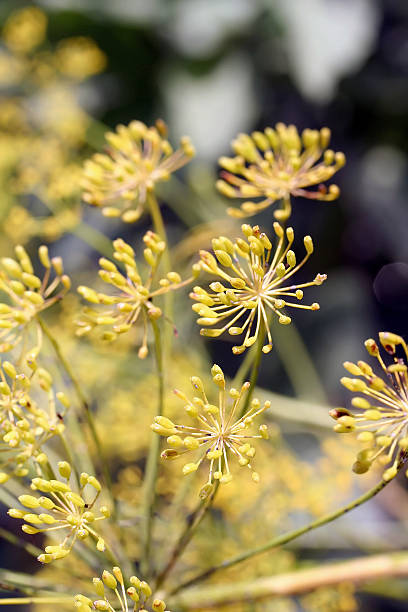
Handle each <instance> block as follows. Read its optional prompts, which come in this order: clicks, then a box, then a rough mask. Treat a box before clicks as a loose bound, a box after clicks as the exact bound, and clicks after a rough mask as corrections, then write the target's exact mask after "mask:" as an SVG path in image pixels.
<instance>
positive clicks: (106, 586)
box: [74, 567, 170, 612]
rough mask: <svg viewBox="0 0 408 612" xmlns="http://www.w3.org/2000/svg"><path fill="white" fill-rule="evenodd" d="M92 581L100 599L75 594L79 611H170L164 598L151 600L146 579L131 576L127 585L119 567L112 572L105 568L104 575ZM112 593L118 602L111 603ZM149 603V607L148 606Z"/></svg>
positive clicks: (75, 602)
mask: <svg viewBox="0 0 408 612" xmlns="http://www.w3.org/2000/svg"><path fill="white" fill-rule="evenodd" d="M92 582H93V588H94V591H95V593H96V595H97V597H98V599H97V600H92V599H90V598H89V597H86V596H85V595H75V598H74V605H75V608H76V609H77V610H78V611H79V612H90V611H91V610H110V612H115V610H120V611H121V612H128V610H133V612H138V611H139V610H141V611H142V612H147V611H148V610H151V612H165V611H166V612H170V611H169V610H166V604H165V603H164V601H163V600H162V599H153V601H152V600H151V597H152V589H151V587H150V585H149V584H148V583H147V582H145V581H144V580H139V578H137V576H131V577H130V578H129V586H128V587H126V584H125V581H124V579H123V574H122V571H121V569H120V568H119V567H113V568H112V572H108V571H107V570H104V572H103V573H102V576H101V577H100V578H97V577H95V578H93V581H92ZM113 594H114V595H113ZM110 595H112V597H114V598H115V602H117V603H113V604H112V603H111V601H112V600H111V597H110ZM129 600H130V601H129ZM148 604H149V608H147V605H148ZM118 605H119V607H118Z"/></svg>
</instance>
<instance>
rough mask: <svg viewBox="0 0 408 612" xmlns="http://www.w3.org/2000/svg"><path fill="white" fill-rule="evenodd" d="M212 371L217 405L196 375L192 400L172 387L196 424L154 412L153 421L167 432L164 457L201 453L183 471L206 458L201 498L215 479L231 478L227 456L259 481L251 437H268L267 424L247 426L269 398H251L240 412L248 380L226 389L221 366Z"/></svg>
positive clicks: (161, 431)
mask: <svg viewBox="0 0 408 612" xmlns="http://www.w3.org/2000/svg"><path fill="white" fill-rule="evenodd" d="M211 374H212V378H213V382H214V383H215V385H216V386H217V387H218V389H219V397H218V403H217V405H214V404H210V403H209V401H208V399H207V395H206V393H205V390H204V386H203V383H202V381H201V379H200V378H198V377H197V376H193V377H192V378H191V384H192V386H193V389H194V391H197V392H198V395H197V396H196V397H193V399H192V400H189V399H188V397H187V396H186V395H185V394H184V393H182V392H181V391H179V390H177V389H176V390H175V391H174V392H175V394H176V395H177V396H178V397H179V398H180V399H181V400H182V401H183V402H185V403H186V408H185V409H186V412H187V414H188V415H189V416H190V417H191V418H192V419H193V420H194V421H196V422H197V425H194V426H188V425H176V424H174V423H173V422H172V421H170V419H168V418H167V417H164V416H157V417H156V418H155V419H154V423H153V425H152V429H153V431H154V432H155V433H157V434H159V435H160V436H166V437H167V443H168V444H170V446H171V447H172V448H168V449H166V450H165V451H163V453H162V455H161V456H162V457H163V459H177V458H178V457H181V456H182V455H184V454H185V453H189V452H191V451H193V452H194V451H198V452H199V453H200V456H199V458H198V460H197V461H195V462H190V463H186V464H185V465H184V467H183V474H184V475H186V474H191V473H192V472H195V471H196V470H197V469H198V468H199V466H200V464H201V463H202V462H203V461H204V459H206V460H207V461H208V462H209V473H208V480H207V483H206V484H205V485H204V486H203V487H202V488H201V490H200V496H201V497H202V498H205V497H207V496H208V495H209V494H210V493H211V491H212V490H213V486H214V481H215V480H218V481H219V482H220V483H228V482H230V481H231V479H232V474H231V471H230V466H229V460H231V459H233V458H235V459H236V460H237V461H238V463H239V465H240V466H241V467H244V466H246V467H248V468H249V469H250V470H251V471H252V479H253V480H254V481H255V482H258V481H259V474H258V473H257V472H255V471H253V467H252V463H251V461H252V459H253V458H254V456H255V448H254V447H253V446H252V445H251V443H250V440H253V439H257V438H263V439H268V430H267V427H266V425H260V427H259V430H258V431H259V433H258V434H254V433H251V432H250V431H249V430H250V429H251V426H252V425H253V421H254V419H255V417H257V416H258V415H260V414H262V412H264V411H265V410H266V409H267V408H269V407H270V402H265V403H264V405H263V406H261V404H260V402H259V400H257V399H253V400H252V401H251V404H250V406H249V408H248V410H247V411H246V412H245V414H243V415H241V414H240V412H241V411H242V406H241V402H242V400H243V399H244V397H245V393H246V392H247V391H248V389H249V388H250V383H249V382H246V383H244V384H243V385H242V387H241V389H240V390H238V389H234V388H231V389H229V391H228V393H227V392H226V388H225V377H224V373H223V371H222V369H221V368H220V367H219V366H218V365H213V367H212V368H211Z"/></svg>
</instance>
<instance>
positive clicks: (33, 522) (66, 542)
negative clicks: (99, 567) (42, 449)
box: [8, 461, 110, 563]
mask: <svg viewBox="0 0 408 612" xmlns="http://www.w3.org/2000/svg"><path fill="white" fill-rule="evenodd" d="M58 469H59V473H60V475H61V477H62V478H63V480H57V479H51V480H46V479H44V478H33V480H32V482H31V488H32V489H33V490H34V491H40V492H41V493H46V495H42V496H41V497H36V496H34V495H20V497H19V498H18V499H19V502H20V503H21V505H22V506H24V507H25V508H28V510H20V509H18V508H10V510H9V511H8V514H9V516H11V517H12V518H16V519H22V520H23V521H25V522H24V524H23V526H22V530H23V531H24V532H25V533H28V534H30V535H34V534H37V533H49V532H53V533H55V532H59V531H60V530H64V531H67V532H68V533H67V534H66V536H65V537H64V539H63V540H62V541H61V542H60V543H59V544H58V545H49V546H46V547H45V552H44V553H43V554H41V555H39V556H38V557H37V559H38V561H40V562H41V563H51V562H52V561H56V560H58V559H63V558H64V557H66V556H67V555H68V554H69V553H70V552H71V550H72V548H73V546H74V544H75V542H76V540H77V539H79V540H85V539H87V538H88V537H89V536H90V537H91V538H92V539H94V540H95V541H96V548H97V549H98V550H99V551H101V552H103V551H104V550H105V542H104V539H103V538H102V537H101V536H100V535H99V534H98V532H97V531H96V529H95V523H97V522H98V521H101V520H104V519H106V518H108V517H109V516H110V512H109V509H108V508H107V507H106V506H101V508H100V509H99V512H100V514H99V515H97V514H95V511H94V510H93V508H94V506H95V503H96V501H97V499H98V498H99V495H100V493H101V490H102V488H101V485H100V483H99V481H98V480H97V479H96V478H95V477H94V476H90V475H89V474H86V473H85V472H83V473H82V474H81V476H80V488H79V491H78V492H76V491H73V490H72V489H71V486H70V484H69V479H70V476H71V466H70V464H69V463H68V462H66V461H60V462H59V463H58ZM85 489H86V490H87V491H86V492H85ZM89 490H92V491H93V494H90V493H89ZM34 511H35V512H34Z"/></svg>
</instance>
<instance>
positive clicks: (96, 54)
mask: <svg viewBox="0 0 408 612" xmlns="http://www.w3.org/2000/svg"><path fill="white" fill-rule="evenodd" d="M55 57H56V62H57V66H58V68H59V70H60V71H61V72H62V73H63V74H66V75H67V76H69V77H71V78H73V79H77V80H82V79H86V78H88V77H90V76H92V75H93V74H98V73H99V72H102V70H104V68H105V67H106V55H105V54H104V53H103V51H101V49H100V48H99V47H98V45H97V44H96V43H95V42H94V41H93V40H92V39H91V38H88V37H86V36H75V37H73V38H65V39H64V40H61V41H60V42H59V43H58V46H57V50H56V54H55Z"/></svg>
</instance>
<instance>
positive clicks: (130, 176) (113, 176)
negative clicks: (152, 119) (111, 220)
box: [82, 121, 194, 223]
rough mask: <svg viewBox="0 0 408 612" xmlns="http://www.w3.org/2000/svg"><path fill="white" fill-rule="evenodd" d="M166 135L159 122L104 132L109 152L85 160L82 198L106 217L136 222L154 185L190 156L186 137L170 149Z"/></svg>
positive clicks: (132, 125)
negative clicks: (150, 125) (175, 148)
mask: <svg viewBox="0 0 408 612" xmlns="http://www.w3.org/2000/svg"><path fill="white" fill-rule="evenodd" d="M166 135H167V128H166V125H165V124H164V123H163V122H162V121H158V122H156V126H154V127H147V126H146V125H145V124H144V123H142V122H141V121H132V122H131V123H130V124H129V125H128V126H125V125H119V126H118V127H117V129H116V132H109V133H108V134H106V140H107V141H108V144H109V154H108V155H105V154H101V153H96V154H95V155H94V156H93V157H92V158H91V159H90V160H87V161H86V163H85V167H84V178H83V181H82V187H83V190H84V194H83V200H84V201H85V202H87V203H88V204H91V205H92V206H97V207H101V208H102V214H104V215H105V216H107V217H122V220H123V221H126V222H128V223H133V222H134V221H137V220H138V219H139V217H140V216H141V214H142V213H143V211H144V208H145V205H146V202H147V198H148V194H149V192H152V191H153V190H154V188H155V184H156V183H157V182H160V181H166V180H168V179H169V178H170V175H171V173H172V172H175V171H176V170H178V169H179V168H181V167H182V166H184V165H185V164H186V163H187V162H188V161H189V160H190V159H191V158H192V157H193V155H194V148H193V146H192V145H191V143H190V141H189V139H188V138H182V139H181V141H180V148H179V149H177V150H176V151H174V150H173V148H172V146H171V144H170V143H169V141H168V140H166Z"/></svg>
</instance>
